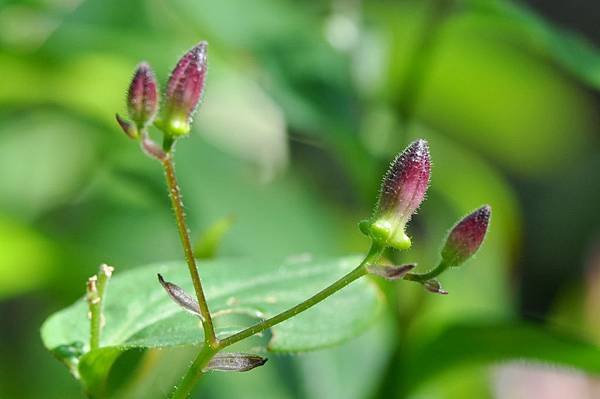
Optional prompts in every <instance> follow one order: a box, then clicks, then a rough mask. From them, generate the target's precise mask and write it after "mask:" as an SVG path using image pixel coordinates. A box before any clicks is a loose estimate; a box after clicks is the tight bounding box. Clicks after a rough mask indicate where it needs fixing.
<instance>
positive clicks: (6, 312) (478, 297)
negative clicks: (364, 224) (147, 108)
mask: <svg viewBox="0 0 600 399" xmlns="http://www.w3.org/2000/svg"><path fill="white" fill-rule="evenodd" d="M560 3H564V2H559V1H548V2H542V1H531V2H530V4H529V6H534V7H538V10H536V11H534V9H533V8H526V7H527V5H526V4H524V3H513V2H508V1H493V0H489V1H486V0H455V1H452V0H422V1H419V0H414V1H411V0H406V1H366V0H365V1H358V0H339V1H337V0H335V1H323V2H316V1H315V2H311V1H302V2H301V1H291V0H256V1H247V0H227V1H198V0H172V1H168V0H148V1H142V0H131V1H122V0H22V1H11V0H0V154H1V156H0V179H1V180H0V182H1V184H0V323H1V328H0V397H1V398H79V397H82V394H81V392H80V389H79V387H78V384H77V382H76V381H75V380H74V379H72V378H71V376H70V375H69V374H68V372H67V370H66V368H65V367H64V366H63V365H61V364H60V363H59V362H57V361H56V360H55V359H53V358H52V356H51V355H50V354H49V353H47V352H46V351H45V349H44V348H43V346H42V344H41V341H40V339H39V326H40V324H41V323H42V321H43V320H44V319H45V318H46V317H47V316H48V315H49V314H50V313H52V312H54V311H56V310H58V309H60V308H62V307H64V306H66V305H68V304H70V303H72V302H73V301H75V300H76V299H77V298H79V297H80V296H81V295H82V294H83V291H84V285H83V282H84V281H85V279H86V278H87V277H88V276H89V275H91V274H93V273H94V272H95V271H96V270H97V266H98V264H100V263H102V262H106V263H109V264H111V265H114V266H115V267H116V268H117V271H118V270H125V269H128V268H133V267H136V266H139V265H143V264H146V263H150V262H154V261H161V260H172V259H179V258H181V253H180V246H179V242H178V238H177V234H176V230H175V225H174V222H173V220H172V217H171V211H170V209H169V202H168V198H167V196H166V190H165V188H164V183H163V176H162V172H161V169H160V166H159V165H158V164H157V163H156V162H154V161H152V160H150V159H148V158H147V157H145V156H143V155H142V154H141V153H140V151H139V149H138V147H137V146H136V145H135V144H133V143H132V142H130V141H128V140H127V139H126V138H125V137H124V135H123V134H122V133H120V131H119V129H118V127H117V125H116V123H115V122H114V113H115V112H123V111H124V109H125V105H124V93H125V90H126V88H127V86H128V83H129V79H130V77H131V74H132V72H133V70H134V68H135V65H136V64H137V62H139V61H140V60H147V61H149V62H150V63H151V65H152V66H153V67H154V69H155V70H156V72H157V75H158V77H159V80H160V81H161V84H162V86H163V87H164V84H165V77H166V76H167V75H168V72H169V70H170V68H171V67H172V66H173V65H174V63H175V62H176V60H177V58H178V57H179V56H180V55H181V54H183V52H184V51H185V50H187V49H188V48H190V47H191V46H193V45H194V44H195V43H196V42H198V41H199V40H200V39H203V40H207V41H208V42H209V45H210V47H209V69H210V71H209V75H208V80H207V87H206V92H205V100H204V103H203V105H202V107H201V109H200V111H199V112H198V114H197V116H196V121H195V123H194V128H193V133H192V135H191V137H190V138H189V139H187V140H185V141H183V142H181V143H179V145H178V151H177V167H178V172H179V176H180V181H181V184H182V190H183V193H184V197H185V200H186V206H187V210H188V215H189V222H190V225H191V228H192V231H193V232H194V237H196V238H198V237H199V236H200V233H201V232H202V231H205V230H206V229H207V228H208V227H210V226H211V225H213V224H214V223H215V222H218V221H219V220H221V219H223V218H226V217H229V216H230V215H233V216H234V218H235V222H234V224H233V226H232V227H231V229H230V231H228V232H227V234H226V235H225V237H224V239H223V242H222V245H221V247H220V250H219V255H236V256H238V255H239V256H243V255H248V254H257V253H261V252H263V251H269V252H270V253H273V254H276V255H281V256H287V255H290V254H301V253H307V252H309V253H314V254H320V255H344V254H347V253H360V252H362V251H364V250H365V249H366V247H367V242H366V240H365V239H364V237H362V236H361V234H360V233H359V231H358V229H357V227H356V225H357V223H358V221H359V220H361V218H364V217H365V216H368V215H369V212H370V211H371V207H372V205H373V203H374V201H375V198H376V193H377V189H378V185H379V179H380V177H381V175H382V174H383V172H384V171H385V168H386V166H387V164H388V162H389V161H390V159H391V158H392V157H393V156H394V155H395V154H396V153H397V152H399V151H400V150H402V149H403V148H404V147H405V145H406V144H407V143H408V142H409V141H410V140H412V139H414V138H415V137H424V138H426V139H428V140H429V141H430V146H431V153H432V158H433V171H432V187H431V189H430V191H429V196H428V200H427V201H426V203H425V204H424V205H423V206H422V208H421V210H420V212H419V215H418V216H417V217H415V218H414V220H413V222H412V223H411V227H410V232H411V234H412V236H413V242H414V243H415V245H414V247H413V250H412V251H411V252H410V253H407V254H402V255H401V256H400V255H398V254H393V253H392V254H390V256H392V257H395V258H397V260H398V261H417V262H419V265H420V266H421V267H423V268H427V267H428V266H429V265H430V264H432V263H434V262H435V261H436V259H437V253H438V249H439V246H440V241H441V240H442V239H443V237H444V234H445V232H446V231H447V229H448V228H449V227H450V226H451V225H452V223H453V222H454V221H455V220H456V219H457V218H459V217H460V216H461V215H463V214H465V213H467V212H468V211H470V210H472V209H474V208H475V207H477V206H479V205H481V204H483V203H489V204H491V205H492V207H493V209H494V216H493V221H492V226H491V231H490V233H489V235H488V239H487V241H486V243H485V245H484V247H483V248H482V250H481V251H480V253H479V254H478V256H477V257H476V258H475V259H474V260H472V261H470V262H469V263H468V264H467V265H466V266H465V267H463V268H460V269H458V270H452V271H451V272H449V273H447V274H446V275H444V276H443V277H442V282H443V285H444V288H446V289H448V290H449V291H450V295H449V296H447V297H441V296H434V295H427V294H425V293H424V292H423V291H422V289H421V288H420V287H417V286H413V285H412V284H396V285H383V288H384V291H385V293H386V297H387V300H388V306H387V309H386V312H385V314H384V315H383V316H382V317H381V319H380V321H379V322H378V323H377V324H376V325H374V326H373V327H372V328H371V329H370V330H369V331H368V332H367V333H366V334H365V335H363V336H361V337H359V338H357V339H355V340H352V341H350V342H348V343H346V344H344V345H343V346H341V347H338V348H333V349H329V350H324V351H321V352H315V353H309V354H303V355H300V356H297V357H293V356H283V355H271V356H270V359H271V360H270V362H269V363H268V364H267V366H266V367H262V368H260V369H258V370H256V371H253V372H251V373H248V374H241V375H236V374H211V375H210V376H209V377H208V378H206V379H205V380H204V381H203V383H202V385H201V387H200V388H199V390H198V392H197V397H200V396H201V397H203V398H220V397H244V398H348V399H354V398H356V399H359V398H377V397H407V396H408V397H411V398H465V397H478V398H486V397H498V398H517V397H532V396H527V395H526V394H525V393H523V392H531V391H527V389H532V386H533V387H534V388H536V389H537V390H535V389H534V390H533V392H537V393H539V392H540V389H541V388H540V387H545V386H547V385H548V384H549V382H548V381H551V382H552V383H553V384H556V388H555V389H553V390H550V392H551V393H550V394H556V393H557V392H562V391H560V389H567V388H568V389H567V390H566V391H565V392H569V394H570V395H572V396H569V397H573V398H588V397H589V398H594V397H595V398H597V397H600V391H599V390H598V387H597V386H596V388H595V389H596V390H595V391H594V384H596V385H597V382H596V383H595V382H594V381H592V380H591V379H588V378H587V377H585V375H583V374H576V373H574V372H573V371H571V372H569V373H566V374H565V373H562V372H561V371H560V369H556V368H553V369H552V370H550V369H548V370H546V369H544V368H542V369H540V368H538V367H537V366H534V365H533V363H519V364H518V365H514V364H512V363H506V361H507V360H510V359H511V358H513V357H514V358H515V359H518V358H520V356H519V352H518V350H517V351H516V352H515V353H513V354H512V355H510V356H494V355H488V356H487V357H486V355H485V354H482V355H481V356H473V359H467V358H468V356H465V357H464V358H463V357H461V356H460V355H456V356H455V358H453V357H452V356H453V355H452V353H447V352H448V351H446V352H444V353H438V352H431V355H432V356H431V357H430V358H420V359H417V361H416V362H413V363H412V364H413V366H414V365H415V364H417V365H418V364H420V365H421V366H422V367H419V368H414V369H411V370H406V366H405V365H406V364H407V363H406V360H405V359H406V358H407V356H410V355H409V354H407V352H410V350H409V349H410V348H412V347H418V346H419V345H421V344H423V342H428V341H427V340H428V339H429V338H430V337H435V336H439V334H443V332H444V331H445V332H446V333H447V334H449V335H450V336H449V339H450V338H452V337H451V335H452V331H458V334H459V335H460V336H461V339H462V340H463V341H464V342H462V341H461V340H460V339H459V340H458V341H448V342H449V345H459V344H461V345H463V346H460V349H459V350H458V351H459V353H460V352H461V351H464V352H465V353H470V352H472V351H474V352H477V348H476V347H475V346H473V347H471V342H472V341H471V340H470V339H471V338H473V339H476V338H477V337H480V336H481V335H480V334H484V333H486V332H485V331H484V332H482V331H480V330H478V329H479V328H480V327H479V326H483V327H481V328H483V329H485V326H486V325H487V324H486V323H492V325H493V323H496V322H503V323H504V322H507V321H509V322H510V323H517V322H520V321H526V322H527V323H530V324H528V325H534V326H535V325H539V326H543V328H545V329H548V330H550V329H551V330H555V329H556V330H560V331H564V332H568V333H569V334H571V335H573V336H577V337H581V338H585V339H586V340H590V341H593V342H596V343H600V318H599V317H598V311H597V309H598V306H600V145H599V140H598V129H599V128H600V115H599V113H598V110H599V109H600V107H599V99H600V97H599V96H598V89H599V88H600V52H599V51H597V50H596V49H595V47H594V45H593V41H594V40H596V41H598V42H600V30H598V25H597V23H595V24H594V23H591V22H590V21H596V22H597V21H598V19H599V18H600V5H598V4H594V2H591V1H589V2H584V1H576V2H568V3H569V5H568V6H567V5H564V4H563V5H562V6H561V5H560ZM561 7H563V8H561ZM541 13H546V17H540V16H539V15H541ZM594 16H595V18H594ZM553 17H554V18H555V19H556V20H555V21H553V22H550V21H551V19H552V18H553ZM461 328H462V329H463V330H464V331H463V330H461ZM453 329H458V330H453ZM461 331H463V332H461ZM469 331H470V332H469ZM478 331H479V332H478ZM486 331H487V330H486ZM488 332H489V331H488ZM491 332H492V333H493V331H491ZM468 334H473V337H469V335H468ZM526 335H527V334H525V336H526ZM442 336H444V335H442ZM514 337H515V338H514V340H515V342H516V341H518V340H519V336H518V335H515V336H514ZM525 338H526V337H525ZM525 338H524V339H525ZM461 342H462V343H461ZM515 342H513V343H515ZM513 343H511V342H510V340H509V342H508V343H505V344H506V345H509V346H510V345H512V344H513ZM517 343H518V342H517ZM523 344H524V345H529V343H527V341H524V342H523ZM495 345H500V346H501V345H502V344H501V343H500V341H498V342H496V341H493V340H492V341H491V345H490V346H495ZM516 346H518V345H516ZM457 348H458V347H457ZM545 350H548V351H549V352H552V351H553V350H554V347H553V345H552V344H550V345H548V346H547V347H545ZM556 350H557V351H559V350H560V349H556ZM500 351H501V350H500ZM450 352H451V351H450ZM444 354H445V355H444ZM172 355H173V356H174V357H175V358H176V357H177V354H172ZM497 357H501V358H502V359H500V360H502V362H501V363H497V362H490V361H491V360H498V359H496V358H497ZM550 357H551V356H550ZM438 363H439V364H438ZM168 368H169V367H165V366H163V369H164V370H162V372H163V373H166V374H168V372H169V370H168ZM159 371H160V370H159ZM157 375H158V376H157V377H156V378H157V379H160V378H163V377H161V374H160V372H158V374H157ZM164 378H167V377H164ZM407 381H408V382H407ZM154 394H157V393H156V392H154ZM550 394H549V395H550ZM132 395H133V394H132ZM518 395H523V396H518ZM577 395H580V396H577ZM586 395H589V396H586ZM594 395H599V396H594ZM132 397H134V396H132ZM141 397H147V398H149V397H153V396H152V395H150V394H149V393H147V392H146V393H144V394H143V395H142V396H141ZM157 397H161V393H160V392H159V393H158V396H157ZM538 397H551V396H538ZM557 397H566V396H557Z"/></svg>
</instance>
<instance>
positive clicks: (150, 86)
mask: <svg viewBox="0 0 600 399" xmlns="http://www.w3.org/2000/svg"><path fill="white" fill-rule="evenodd" d="M127 110H128V111H129V117H130V118H131V119H132V120H133V121H134V122H135V123H136V125H137V126H138V129H140V130H141V129H142V128H143V127H144V126H146V125H147V124H149V123H151V122H152V120H153V119H154V116H155V115H156V112H157V111H158V85H157V83H156V78H155V77H154V72H152V69H151V68H150V66H149V65H148V64H147V63H145V62H142V63H140V64H139V65H138V67H137V69H136V70H135V73H134V75H133V79H132V80H131V84H130V85H129V90H128V91H127Z"/></svg>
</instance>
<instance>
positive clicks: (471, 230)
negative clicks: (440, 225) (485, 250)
mask: <svg viewBox="0 0 600 399" xmlns="http://www.w3.org/2000/svg"><path fill="white" fill-rule="evenodd" d="M491 215H492V208H491V207H490V206H489V205H484V206H482V207H481V208H479V209H477V210H476V211H474V212H473V213H471V214H469V215H467V216H465V217H464V218H463V219H462V220H460V221H459V222H458V223H457V224H456V225H455V226H454V227H453V228H452V230H450V233H449V234H448V238H447V239H446V244H445V245H444V248H443V249H442V259H443V260H444V262H445V263H446V264H447V265H448V266H459V265H461V264H462V263H464V262H465V261H466V260H467V259H469V258H470V257H471V256H473V254H474V253H475V252H477V250H478V249H479V246H480V245H481V243H482V242H483V239H484V238H485V234H486V232H487V230H488V225H489V223H490V217H491Z"/></svg>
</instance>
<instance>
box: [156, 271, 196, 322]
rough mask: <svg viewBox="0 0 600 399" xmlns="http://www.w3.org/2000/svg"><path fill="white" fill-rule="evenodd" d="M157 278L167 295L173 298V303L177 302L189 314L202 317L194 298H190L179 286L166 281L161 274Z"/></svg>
mask: <svg viewBox="0 0 600 399" xmlns="http://www.w3.org/2000/svg"><path fill="white" fill-rule="evenodd" d="M157 276H158V281H159V282H160V285H162V286H163V288H164V289H165V291H167V294H168V295H169V297H171V299H172V300H173V302H175V303H176V304H178V305H179V306H181V307H182V308H183V309H185V310H187V311H188V312H190V313H192V314H195V315H196V316H200V306H199V305H198V302H196V300H195V299H194V298H192V297H191V296H189V295H188V294H187V293H186V292H185V291H184V290H183V289H181V287H179V286H178V285H175V284H173V283H170V282H168V281H165V279H164V278H163V276H161V275H160V274H158V275H157Z"/></svg>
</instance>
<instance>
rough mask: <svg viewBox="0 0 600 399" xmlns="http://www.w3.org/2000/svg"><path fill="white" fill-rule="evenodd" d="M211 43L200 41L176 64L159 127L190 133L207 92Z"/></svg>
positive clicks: (176, 134)
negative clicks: (207, 69) (207, 63)
mask: <svg viewBox="0 0 600 399" xmlns="http://www.w3.org/2000/svg"><path fill="white" fill-rule="evenodd" d="M207 47H208V44H207V43H206V42H204V41H202V42H200V43H198V45H196V46H195V47H194V48H192V49H191V50H190V51H188V52H187V53H186V54H185V55H184V56H183V57H182V58H181V59H180V60H179V62H178V63H177V65H176V66H175V69H173V72H171V77H170V78H169V83H168V84H167V93H166V98H165V110H164V113H163V115H162V120H161V121H160V122H159V124H158V125H159V127H160V128H161V129H162V130H163V131H165V133H167V134H169V135H172V136H181V135H185V134H187V133H189V131H190V122H191V119H192V116H193V114H194V112H195V111H196V108H197V107H198V104H199V102H200V99H201V98H202V93H203V91H204V79H205V77H206V52H207Z"/></svg>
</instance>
